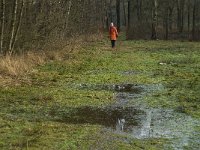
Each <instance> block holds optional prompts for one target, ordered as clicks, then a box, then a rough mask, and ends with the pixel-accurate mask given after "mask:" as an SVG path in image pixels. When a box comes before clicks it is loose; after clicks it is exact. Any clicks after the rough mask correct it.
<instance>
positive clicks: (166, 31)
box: [165, 7, 169, 40]
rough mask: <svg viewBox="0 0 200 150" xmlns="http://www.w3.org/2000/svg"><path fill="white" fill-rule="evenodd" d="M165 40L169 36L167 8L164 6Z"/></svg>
mask: <svg viewBox="0 0 200 150" xmlns="http://www.w3.org/2000/svg"><path fill="white" fill-rule="evenodd" d="M165 17H166V18H165V40H168V37H169V9H168V7H167V8H166V16H165Z"/></svg>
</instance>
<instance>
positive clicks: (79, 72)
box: [0, 41, 200, 149]
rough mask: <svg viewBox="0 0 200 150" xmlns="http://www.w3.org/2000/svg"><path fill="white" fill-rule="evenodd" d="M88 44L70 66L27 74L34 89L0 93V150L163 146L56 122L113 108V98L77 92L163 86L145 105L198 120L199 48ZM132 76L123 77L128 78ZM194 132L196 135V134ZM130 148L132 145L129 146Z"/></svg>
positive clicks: (188, 45)
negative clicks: (86, 110)
mask: <svg viewBox="0 0 200 150" xmlns="http://www.w3.org/2000/svg"><path fill="white" fill-rule="evenodd" d="M118 44H119V46H118V48H117V49H115V50H112V49H110V47H109V46H110V45H109V43H108V42H106V41H102V42H96V43H95V42H94V43H90V44H89V45H87V46H84V47H82V49H80V50H79V51H77V52H74V53H71V54H70V55H71V56H72V57H71V58H70V59H69V60H64V61H60V62H59V61H57V62H48V63H46V64H45V65H44V66H40V67H38V68H35V71H34V72H33V73H31V74H29V75H28V78H30V80H31V83H26V82H24V83H23V84H22V85H20V86H12V87H1V88H0V148H1V149H89V148H93V149H95V148H101V149H162V145H163V143H165V142H167V141H166V140H164V139H147V140H136V139H132V138H130V137H123V136H119V135H115V134H114V133H110V132H108V131H104V130H103V129H102V128H103V127H102V126H100V125H90V124H72V123H71V124H70V123H67V122H64V121H63V122H59V121H58V119H60V118H63V117H65V115H66V113H68V112H69V111H70V110H69V108H71V109H73V110H76V108H78V107H83V106H91V107H101V106H105V105H108V104H111V103H113V102H114V99H113V96H112V94H113V93H112V91H105V90H92V89H81V88H80V85H83V84H87V85H104V84H106V85H108V84H119V83H139V84H162V85H163V86H164V90H162V91H158V92H154V93H152V94H151V95H148V97H145V98H144V100H145V101H146V103H147V104H148V105H149V106H151V107H165V108H173V109H175V110H179V109H178V108H181V111H183V112H184V113H187V114H188V115H191V116H193V117H196V118H200V104H199V103H200V99H199V97H200V92H199V91H200V84H199V83H200V78H199V75H200V69H199V67H200V55H199V49H200V44H199V43H192V42H179V41H118ZM127 71H128V72H135V73H133V74H132V73H130V74H126V73H125V72H127ZM198 131H199V129H198ZM126 141H129V142H126Z"/></svg>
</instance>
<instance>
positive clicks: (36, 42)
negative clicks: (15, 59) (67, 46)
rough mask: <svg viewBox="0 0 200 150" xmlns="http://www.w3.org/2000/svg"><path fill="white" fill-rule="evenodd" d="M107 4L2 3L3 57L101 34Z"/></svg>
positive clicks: (63, 0) (80, 0)
mask: <svg viewBox="0 0 200 150" xmlns="http://www.w3.org/2000/svg"><path fill="white" fill-rule="evenodd" d="M105 2H106V0H102V1H101V0H0V53H3V54H6V53H9V54H13V53H17V52H19V51H25V50H27V49H37V48H41V47H43V46H44V45H45V44H46V43H51V42H52V41H56V40H68V39H69V37H72V36H75V35H82V34H92V33H95V32H97V30H96V27H97V29H99V28H100V26H103V25H102V23H103V21H102V20H104V16H105V15H104V14H103V12H104V9H105V7H106V6H105Z"/></svg>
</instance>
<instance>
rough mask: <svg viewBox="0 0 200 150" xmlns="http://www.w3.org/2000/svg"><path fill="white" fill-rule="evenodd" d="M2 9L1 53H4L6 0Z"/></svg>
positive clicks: (2, 3)
mask: <svg viewBox="0 0 200 150" xmlns="http://www.w3.org/2000/svg"><path fill="white" fill-rule="evenodd" d="M1 7H2V16H1V18H2V23H1V44H0V53H3V41H4V26H5V0H2V2H1Z"/></svg>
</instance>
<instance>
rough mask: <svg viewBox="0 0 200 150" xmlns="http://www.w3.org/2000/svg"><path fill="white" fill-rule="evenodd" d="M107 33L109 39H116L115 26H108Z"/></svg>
mask: <svg viewBox="0 0 200 150" xmlns="http://www.w3.org/2000/svg"><path fill="white" fill-rule="evenodd" d="M109 34H110V40H117V37H118V32H117V28H116V27H114V26H113V27H110V30H109Z"/></svg>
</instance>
